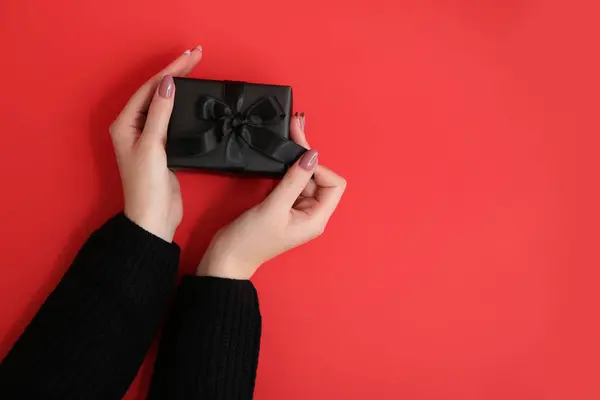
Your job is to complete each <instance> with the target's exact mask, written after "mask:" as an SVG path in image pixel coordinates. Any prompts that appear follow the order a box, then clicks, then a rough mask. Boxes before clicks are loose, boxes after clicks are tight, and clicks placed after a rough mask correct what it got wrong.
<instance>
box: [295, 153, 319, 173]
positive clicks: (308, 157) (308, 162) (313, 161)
mask: <svg viewBox="0 0 600 400" xmlns="http://www.w3.org/2000/svg"><path fill="white" fill-rule="evenodd" d="M318 161H319V153H318V152H317V151H316V150H314V149H313V150H309V151H307V152H306V153H304V154H303V155H302V157H300V162H299V163H298V165H300V167H301V168H303V169H305V170H307V171H311V170H312V169H313V168H314V167H315V166H316V165H317V162H318Z"/></svg>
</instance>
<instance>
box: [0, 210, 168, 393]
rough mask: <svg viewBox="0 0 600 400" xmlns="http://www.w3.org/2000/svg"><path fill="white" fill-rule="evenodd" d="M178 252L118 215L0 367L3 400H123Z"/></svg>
mask: <svg viewBox="0 0 600 400" xmlns="http://www.w3.org/2000/svg"><path fill="white" fill-rule="evenodd" d="M178 262H179V247H178V246H177V245H176V244H174V243H167V242H165V241H163V240H162V239H160V238H158V237H156V236H154V235H152V234H151V233H149V232H147V231H145V230H144V229H142V228H140V227H139V226H137V225H136V224H134V223H133V222H131V221H130V220H129V219H128V218H127V217H126V216H125V215H124V214H122V213H121V214H119V215H117V216H115V217H113V218H112V219H110V220H109V221H108V222H107V223H106V224H104V225H103V226H102V227H101V228H100V229H99V230H97V231H96V232H94V233H93V234H92V235H91V237H90V238H89V239H88V240H87V242H86V243H85V244H84V246H83V247H82V248H81V250H80V251H79V253H78V254H77V256H76V257H75V260H74V261H73V264H72V265H71V266H70V268H69V269H68V270H67V272H66V274H65V275H64V277H63V278H62V280H61V281H60V283H59V284H58V286H57V287H56V288H55V290H54V291H53V292H52V293H51V294H50V296H49V297H48V298H47V300H46V302H45V303H44V304H43V305H42V307H41V308H40V310H39V311H38V313H37V315H36V316H35V317H34V318H33V320H32V321H31V323H30V324H29V326H28V327H27V328H26V329H25V331H24V332H23V334H22V335H21V337H20V338H19V340H18V341H17V342H16V343H15V345H14V347H13V348H12V350H11V351H10V352H9V353H8V355H7V356H6V358H5V359H4V360H3V362H2V364H0V387H2V391H3V393H5V394H6V393H7V392H8V393H10V394H9V395H8V396H6V398H10V399H61V400H71V399H86V400H95V399H102V400H111V399H120V398H122V397H123V395H124V394H125V392H126V391H127V388H128V387H129V385H130V384H131V381H132V380H133V379H134V377H135V375H136V373H137V371H138V369H139V367H140V365H141V363H142V362H143V360H144V356H145V354H146V351H147V350H148V347H149V346H150V344H151V343H152V340H153V337H154V335H155V333H156V331H157V328H158V326H159V323H160V320H161V317H162V313H163V311H164V309H165V306H166V303H167V299H168V296H169V292H170V290H171V289H172V288H173V286H174V284H175V280H176V276H177V266H178Z"/></svg>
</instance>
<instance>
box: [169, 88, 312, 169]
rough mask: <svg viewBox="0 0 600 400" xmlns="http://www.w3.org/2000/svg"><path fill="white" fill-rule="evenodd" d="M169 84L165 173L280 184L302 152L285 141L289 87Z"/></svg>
mask: <svg viewBox="0 0 600 400" xmlns="http://www.w3.org/2000/svg"><path fill="white" fill-rule="evenodd" d="M174 79H175V88H176V90H175V104H174V107H173V112H172V114H171V120H170V122H169V131H168V137H167V163H168V166H169V168H172V169H201V170H208V171H213V172H224V173H236V174H244V175H253V176H256V175H261V176H267V177H274V178H280V177H282V176H283V175H284V174H285V171H286V170H287V168H288V167H289V166H290V165H292V164H293V163H294V162H295V161H296V160H297V159H298V158H299V157H300V156H301V155H302V154H303V153H304V151H306V149H304V148H303V147H301V146H298V145H297V144H296V143H294V142H293V141H291V140H289V126H290V118H291V112H292V88H291V87H289V86H277V85H260V84H252V83H245V82H234V81H213V80H203V79H189V78H174Z"/></svg>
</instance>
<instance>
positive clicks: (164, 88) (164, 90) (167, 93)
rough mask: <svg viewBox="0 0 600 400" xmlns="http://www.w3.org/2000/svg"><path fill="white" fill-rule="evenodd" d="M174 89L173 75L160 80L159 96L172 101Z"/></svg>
mask: <svg viewBox="0 0 600 400" xmlns="http://www.w3.org/2000/svg"><path fill="white" fill-rule="evenodd" d="M174 88H175V82H173V77H172V76H171V75H165V76H163V78H162V79H161V80H160V85H158V95H159V96H160V97H164V98H165V99H170V98H171V96H173V89H174Z"/></svg>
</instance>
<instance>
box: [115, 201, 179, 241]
mask: <svg viewBox="0 0 600 400" xmlns="http://www.w3.org/2000/svg"><path fill="white" fill-rule="evenodd" d="M124 214H125V216H126V217H127V218H129V219H130V220H131V222H133V223H134V224H136V225H137V226H139V227H140V228H142V229H144V230H145V231H147V232H149V233H151V234H153V235H154V236H157V237H159V238H161V239H162V240H164V241H165V242H168V243H172V242H173V237H174V236H175V229H177V227H176V226H175V227H174V228H171V227H169V226H168V224H166V223H161V222H159V221H158V220H157V219H156V218H148V217H144V216H143V215H140V214H138V213H135V212H130V211H129V210H127V208H126V209H125V210H124Z"/></svg>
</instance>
